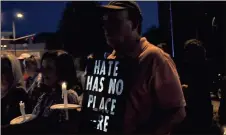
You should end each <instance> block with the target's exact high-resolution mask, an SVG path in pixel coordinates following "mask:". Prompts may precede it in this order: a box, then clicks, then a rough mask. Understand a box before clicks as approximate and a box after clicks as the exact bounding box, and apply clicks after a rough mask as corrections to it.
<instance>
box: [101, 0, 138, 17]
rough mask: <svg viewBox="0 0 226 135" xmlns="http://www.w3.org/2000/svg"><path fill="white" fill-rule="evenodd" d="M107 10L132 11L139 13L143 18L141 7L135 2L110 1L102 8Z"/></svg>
mask: <svg viewBox="0 0 226 135" xmlns="http://www.w3.org/2000/svg"><path fill="white" fill-rule="evenodd" d="M101 7H102V8H103V9H106V10H109V11H111V10H131V11H135V12H137V13H138V14H139V15H140V17H141V18H142V13H141V10H140V7H139V5H138V4H137V3H136V2H135V1H110V2H109V3H108V4H107V5H103V6H101Z"/></svg>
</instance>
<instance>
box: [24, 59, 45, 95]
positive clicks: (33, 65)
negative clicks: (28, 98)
mask: <svg viewBox="0 0 226 135" xmlns="http://www.w3.org/2000/svg"><path fill="white" fill-rule="evenodd" d="M24 67H25V72H26V74H27V75H28V78H27V80H26V91H27V92H29V91H30V90H31V89H34V88H35V87H36V86H37V85H39V84H40V83H41V73H40V72H39V67H38V61H37V59H36V58H35V57H34V56H33V55H31V56H30V57H29V58H26V59H25V60H24Z"/></svg>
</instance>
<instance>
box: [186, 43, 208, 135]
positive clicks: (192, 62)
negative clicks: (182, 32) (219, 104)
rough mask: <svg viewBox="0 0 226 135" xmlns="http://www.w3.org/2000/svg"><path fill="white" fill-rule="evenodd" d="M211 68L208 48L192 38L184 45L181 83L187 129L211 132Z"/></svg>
mask: <svg viewBox="0 0 226 135" xmlns="http://www.w3.org/2000/svg"><path fill="white" fill-rule="evenodd" d="M209 72H210V69H209V66H208V63H207V59H206V50H205V48H204V47H203V44H202V42H201V41H199V40H196V39H191V40H188V41H186V42H185V45H184V63H183V67H182V72H181V83H182V87H183V89H184V95H185V99H186V103H187V106H186V112H187V117H186V119H185V123H186V124H185V128H187V130H186V131H189V132H191V133H209V132H210V128H211V126H212V119H213V106H212V102H211V96H210V88H211V87H210V86H209V85H210V84H212V81H211V80H210V77H209V74H208V73H209Z"/></svg>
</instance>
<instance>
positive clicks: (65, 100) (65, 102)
mask: <svg viewBox="0 0 226 135" xmlns="http://www.w3.org/2000/svg"><path fill="white" fill-rule="evenodd" d="M62 93H63V97H64V106H65V107H67V104H68V99H67V84H66V83H65V82H63V83H62Z"/></svg>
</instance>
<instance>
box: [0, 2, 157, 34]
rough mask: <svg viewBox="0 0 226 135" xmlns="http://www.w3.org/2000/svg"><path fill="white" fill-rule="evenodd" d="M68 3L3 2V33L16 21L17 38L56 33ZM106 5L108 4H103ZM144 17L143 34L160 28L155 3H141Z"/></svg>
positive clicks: (10, 29)
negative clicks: (156, 27) (17, 15)
mask: <svg viewBox="0 0 226 135" xmlns="http://www.w3.org/2000/svg"><path fill="white" fill-rule="evenodd" d="M65 3H66V2H62V1H61V2H52V1H51V2H50V1H48V2H47V1H39V2H37V1H36V2H35V1H27V2H19V1H18V2H10V1H3V2H1V7H2V8H1V9H2V17H1V31H12V20H13V19H14V20H15V24H16V34H17V36H19V35H21V36H23V35H28V34H32V33H39V32H54V31H55V30H56V28H57V26H58V23H59V20H60V19H61V16H62V12H63V9H64V6H65ZM102 3H104V4H106V3H107V2H102ZM138 4H139V5H140V8H141V10H142V14H143V16H144V21H143V32H144V31H146V29H147V28H149V27H150V26H152V25H156V26H158V9H157V8H158V7H157V2H155V1H146V2H145V1H139V2H138ZM16 12H22V13H23V14H24V18H23V19H15V17H14V15H15V13H16Z"/></svg>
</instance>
